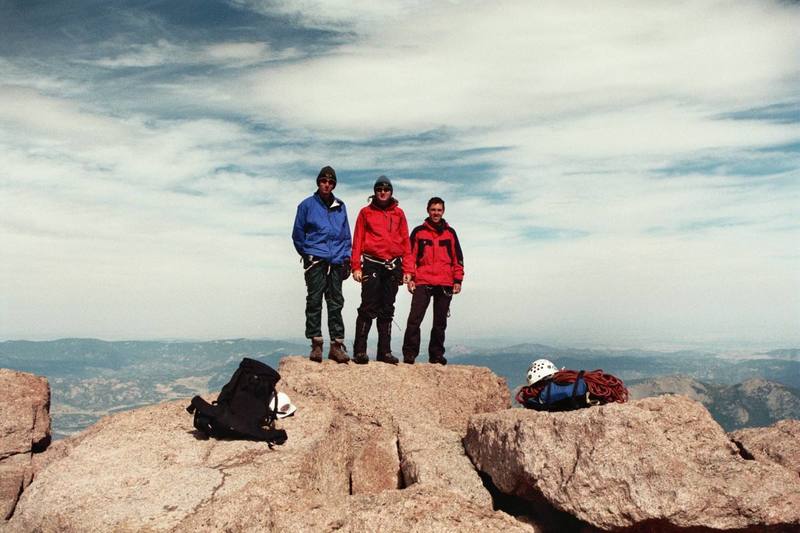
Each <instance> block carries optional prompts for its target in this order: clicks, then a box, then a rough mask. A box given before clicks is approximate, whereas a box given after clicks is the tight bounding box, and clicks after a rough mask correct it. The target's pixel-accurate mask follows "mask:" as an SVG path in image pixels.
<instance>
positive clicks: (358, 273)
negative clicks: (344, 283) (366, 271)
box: [353, 270, 363, 283]
mask: <svg viewBox="0 0 800 533" xmlns="http://www.w3.org/2000/svg"><path fill="white" fill-rule="evenodd" d="M362 277H363V273H362V272H361V271H360V270H353V280H354V281H355V282H357V283H361V279H362Z"/></svg>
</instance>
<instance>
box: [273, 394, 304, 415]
mask: <svg viewBox="0 0 800 533" xmlns="http://www.w3.org/2000/svg"><path fill="white" fill-rule="evenodd" d="M277 400H278V405H277V409H276V413H275V416H277V417H278V418H286V417H287V416H292V415H293V414H294V412H295V411H296V410H297V407H296V406H295V405H294V404H293V403H292V401H291V400H290V399H289V395H288V394H286V393H284V392H279V393H278V395H277ZM269 407H270V409H272V408H273V407H275V396H273V397H272V401H270V402H269Z"/></svg>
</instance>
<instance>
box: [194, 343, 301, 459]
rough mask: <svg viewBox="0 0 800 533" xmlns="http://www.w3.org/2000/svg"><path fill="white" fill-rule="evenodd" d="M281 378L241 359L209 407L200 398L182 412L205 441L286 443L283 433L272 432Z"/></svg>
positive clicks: (269, 370) (197, 397)
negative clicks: (205, 438) (229, 440)
mask: <svg viewBox="0 0 800 533" xmlns="http://www.w3.org/2000/svg"><path fill="white" fill-rule="evenodd" d="M280 379H281V376H280V374H278V372H276V371H275V370H274V369H273V368H272V367H270V366H269V365H265V364H264V363H262V362H261V361H256V360H255V359H249V358H247V357H245V358H244V359H242V362H241V363H239V368H238V369H236V372H234V373H233V376H232V377H231V379H230V381H228V383H227V384H225V386H224V387H222V390H221V391H220V393H219V396H218V397H217V400H216V401H215V402H213V403H208V402H207V401H205V400H204V399H202V398H201V397H200V396H195V397H194V398H192V403H191V404H190V405H189V406H188V407H187V408H186V410H187V411H188V412H189V413H190V414H194V427H195V428H197V430H198V431H200V432H202V433H203V434H205V435H206V436H207V437H215V438H229V439H248V440H261V441H266V442H268V443H269V444H270V447H271V446H272V444H283V443H284V442H286V431H284V430H282V429H275V417H276V409H277V400H275V401H272V400H273V398H275V396H276V395H275V385H276V384H277V383H278V381H280Z"/></svg>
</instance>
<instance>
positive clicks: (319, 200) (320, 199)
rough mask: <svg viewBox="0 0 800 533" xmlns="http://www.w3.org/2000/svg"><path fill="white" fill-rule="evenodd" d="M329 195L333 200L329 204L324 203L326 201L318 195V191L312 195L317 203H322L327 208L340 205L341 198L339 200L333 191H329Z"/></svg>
mask: <svg viewBox="0 0 800 533" xmlns="http://www.w3.org/2000/svg"><path fill="white" fill-rule="evenodd" d="M331 196H332V197H333V202H331V205H328V204H326V203H325V201H324V200H323V199H322V196H320V194H319V191H316V192H315V193H314V197H315V198H316V199H317V201H318V202H319V203H321V204H322V205H324V206H325V207H327V208H328V209H335V208H337V207H339V206H340V205H342V202H341V200H339V199H338V198H336V196H335V195H334V194H333V193H331Z"/></svg>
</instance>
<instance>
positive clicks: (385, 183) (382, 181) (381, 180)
mask: <svg viewBox="0 0 800 533" xmlns="http://www.w3.org/2000/svg"><path fill="white" fill-rule="evenodd" d="M378 187H386V188H388V189H389V190H390V191H392V192H394V187H392V182H391V181H389V178H387V177H386V176H383V175H381V176H378V179H377V180H375V185H373V186H372V190H373V191H374V190H375V189H377V188H378Z"/></svg>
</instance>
